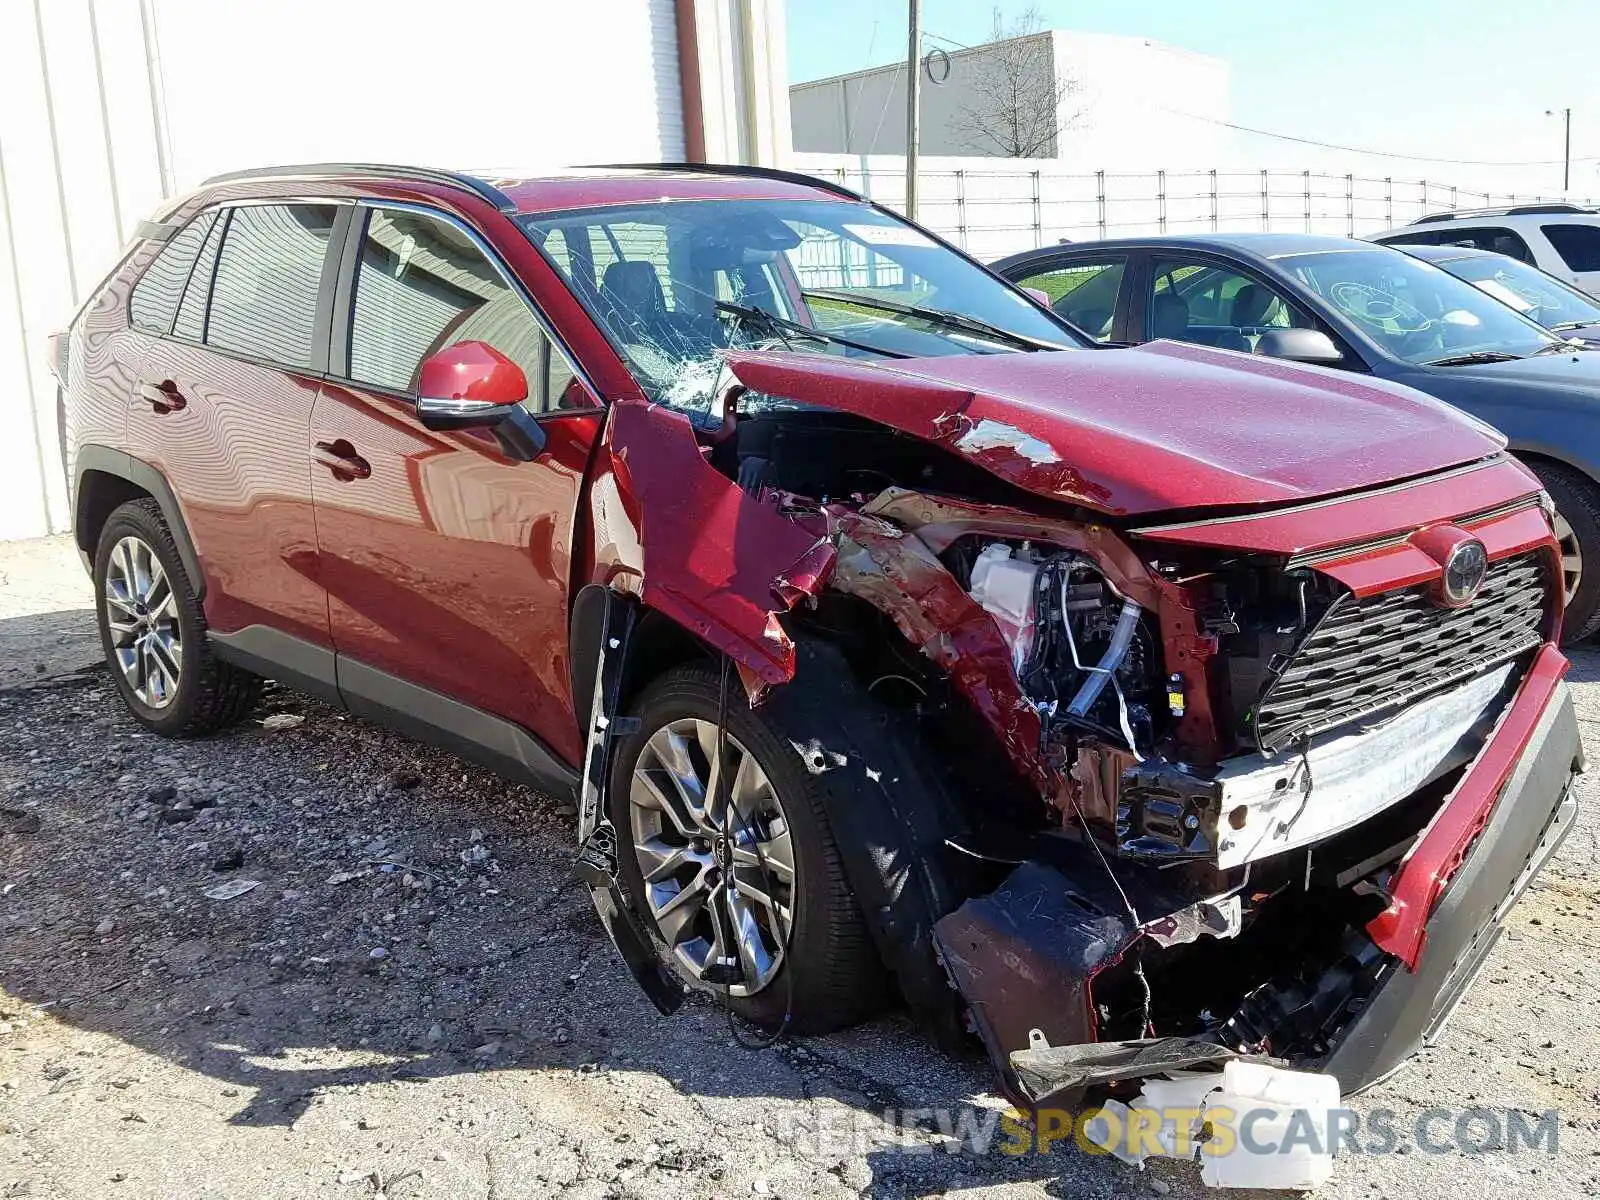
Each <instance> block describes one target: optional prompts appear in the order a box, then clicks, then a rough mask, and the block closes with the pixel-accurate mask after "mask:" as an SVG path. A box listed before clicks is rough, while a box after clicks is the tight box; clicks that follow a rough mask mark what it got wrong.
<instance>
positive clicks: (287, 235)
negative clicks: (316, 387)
mask: <svg viewBox="0 0 1600 1200" xmlns="http://www.w3.org/2000/svg"><path fill="white" fill-rule="evenodd" d="M335 211H336V209H335V206H334V205H332V204H283V205H278V204H263V205H251V206H249V207H244V208H237V209H235V210H234V211H233V215H232V217H231V219H230V220H229V221H228V230H227V234H226V236H225V237H224V238H223V240H222V251H221V253H220V255H219V256H218V258H217V277H216V281H215V282H214V283H213V284H212V289H211V311H210V316H209V318H208V319H207V321H206V332H205V341H206V345H208V346H214V347H215V348H217V349H218V350H228V351H232V352H234V353H236V354H242V355H245V356H246V357H249V358H259V359H266V360H268V361H270V362H274V363H278V364H280V365H282V366H286V367H297V368H302V369H303V368H307V367H310V366H311V359H312V341H313V330H314V328H315V326H316V318H317V293H318V290H319V289H320V287H321V283H322V268H323V262H324V260H325V258H326V257H327V250H328V240H329V237H330V236H331V234H332V230H333V218H334V213H335Z"/></svg>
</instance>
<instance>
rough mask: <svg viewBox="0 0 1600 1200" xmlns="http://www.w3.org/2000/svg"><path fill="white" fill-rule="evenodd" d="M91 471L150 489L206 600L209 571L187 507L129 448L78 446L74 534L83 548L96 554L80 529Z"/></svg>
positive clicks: (163, 478)
mask: <svg viewBox="0 0 1600 1200" xmlns="http://www.w3.org/2000/svg"><path fill="white" fill-rule="evenodd" d="M89 471H98V472H100V473H101V474H104V475H112V476H115V477H116V478H118V479H125V480H127V481H128V482H129V483H131V484H133V485H134V486H135V487H136V488H138V489H139V490H140V491H143V492H148V493H149V494H150V496H151V497H152V498H153V499H154V500H155V502H156V503H157V504H158V505H160V506H161V515H162V517H163V518H165V520H166V522H167V528H168V529H170V530H171V531H172V540H173V541H174V542H175V543H177V546H178V557H179V558H180V559H182V560H183V570H184V574H186V575H187V576H188V577H189V586H190V587H191V588H193V589H194V594H195V597H196V599H199V600H204V599H205V595H206V577H205V573H204V572H203V571H201V570H200V556H199V554H197V553H196V552H195V548H194V539H193V538H192V537H190V536H189V526H188V524H187V523H186V522H185V521H184V519H183V508H182V507H181V506H180V505H179V504H178V497H177V493H175V492H174V491H173V490H172V485H171V484H170V483H168V482H167V477H166V476H165V475H163V474H162V473H161V472H160V470H158V469H157V468H155V467H153V466H151V465H150V464H149V463H147V462H145V461H144V460H143V459H139V458H135V457H134V456H133V455H131V454H129V453H128V452H127V451H126V450H113V449H112V448H111V447H110V446H100V445H92V444H91V445H86V446H79V447H78V453H77V456H76V464H75V468H74V472H73V478H72V527H73V530H74V531H75V532H74V536H75V537H77V538H78V539H79V541H78V546H79V548H80V549H82V550H84V551H86V552H87V553H89V554H91V555H92V554H93V553H94V547H93V546H84V545H83V542H82V540H81V538H82V535H81V533H80V532H78V531H81V530H82V529H83V527H84V516H85V514H84V510H83V505H84V490H83V477H84V475H85V474H86V473H87V472H89Z"/></svg>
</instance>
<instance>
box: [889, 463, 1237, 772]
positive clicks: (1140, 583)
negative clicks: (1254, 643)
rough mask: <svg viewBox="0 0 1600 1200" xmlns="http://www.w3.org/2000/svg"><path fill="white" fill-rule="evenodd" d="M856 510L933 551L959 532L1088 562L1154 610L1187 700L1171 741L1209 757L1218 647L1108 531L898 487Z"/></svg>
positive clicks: (1173, 593) (1182, 593) (1183, 599)
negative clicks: (1055, 550)
mask: <svg viewBox="0 0 1600 1200" xmlns="http://www.w3.org/2000/svg"><path fill="white" fill-rule="evenodd" d="M861 514H862V515H863V516H872V517H879V518H882V519H883V520H884V521H890V522H893V523H894V525H895V526H898V527H900V528H903V529H906V530H908V531H911V532H913V533H915V534H916V537H917V538H918V540H919V541H921V542H922V543H923V544H924V545H925V546H926V547H927V548H928V549H930V550H932V551H933V552H934V553H935V554H939V553H942V552H943V551H945V550H947V549H949V547H950V546H951V545H952V544H953V543H954V542H955V541H956V540H957V539H958V538H961V537H965V536H968V535H970V534H980V533H981V534H985V535H989V536H994V537H1009V538H1021V539H1032V540H1036V541H1040V542H1044V543H1047V544H1049V545H1051V546H1058V547H1060V548H1061V549H1063V550H1072V551H1076V552H1078V553H1080V554H1083V555H1085V556H1086V557H1087V558H1089V559H1091V560H1093V562H1094V563H1095V565H1096V567H1097V568H1098V569H1099V570H1100V571H1101V572H1102V573H1103V574H1104V575H1105V577H1106V579H1107V580H1108V581H1109V582H1110V583H1111V584H1112V585H1113V586H1114V587H1115V588H1116V589H1117V591H1118V592H1119V593H1121V594H1122V595H1123V596H1126V597H1128V598H1131V599H1132V600H1134V601H1136V602H1137V603H1138V604H1139V605H1140V607H1142V608H1143V609H1144V610H1145V611H1146V612H1149V613H1152V614H1154V615H1155V618H1156V621H1157V623H1158V625H1159V628H1160V633H1161V640H1162V649H1163V655H1164V659H1165V661H1166V663H1167V664H1168V665H1167V670H1168V671H1170V672H1172V673H1174V674H1176V675H1178V676H1179V677H1180V678H1181V679H1182V681H1183V695H1184V696H1185V698H1186V700H1187V703H1186V704H1185V705H1184V708H1183V711H1182V712H1181V713H1178V714H1175V715H1176V717H1177V725H1176V729H1175V736H1176V739H1177V741H1178V742H1179V743H1180V744H1181V745H1183V746H1184V747H1185V748H1186V749H1187V750H1189V751H1190V752H1191V754H1192V757H1193V758H1194V760H1195V761H1196V762H1197V763H1210V762H1215V761H1216V759H1217V757H1218V754H1219V749H1220V736H1219V732H1218V728H1217V722H1216V717H1215V715H1214V713H1213V710H1212V705H1211V686H1210V681H1209V678H1208V671H1209V669H1210V664H1211V661H1212V659H1213V658H1214V657H1215V655H1216V653H1217V639H1216V637H1215V636H1213V635H1211V634H1208V633H1206V632H1205V631H1204V629H1203V628H1202V624H1201V620H1200V616H1199V614H1198V612H1197V611H1196V608H1195V602H1194V600H1193V598H1192V597H1191V596H1190V595H1189V593H1188V592H1187V591H1186V590H1185V589H1184V588H1183V587H1182V586H1180V585H1178V584H1175V583H1172V582H1170V581H1168V580H1166V579H1163V578H1161V577H1160V576H1158V575H1155V574H1153V573H1152V572H1151V571H1150V569H1149V567H1147V566H1146V565H1145V564H1144V562H1142V561H1141V560H1140V558H1139V556H1138V555H1137V554H1135V553H1134V552H1133V550H1132V548H1131V547H1130V546H1129V545H1128V544H1127V542H1125V541H1124V540H1123V539H1122V538H1120V537H1119V536H1117V534H1116V533H1115V532H1114V531H1113V530H1111V529H1108V528H1106V527H1104V526H1101V525H1096V524H1083V523H1080V522H1075V521H1066V520H1061V519H1059V518H1050V517H1040V516H1037V515H1035V514H1032V513H1029V512H1026V511H1024V510H1022V509H1016V508H1009V507H1006V506H1004V505H996V504H980V503H974V502H970V501H964V500H956V499H952V498H950V497H947V496H929V495H925V494H923V493H920V492H915V491H910V490H908V489H905V488H887V489H885V490H884V491H883V492H881V493H879V494H878V495H877V496H875V497H873V499H872V500H871V501H869V502H868V503H867V504H866V505H865V506H863V507H862V509H861Z"/></svg>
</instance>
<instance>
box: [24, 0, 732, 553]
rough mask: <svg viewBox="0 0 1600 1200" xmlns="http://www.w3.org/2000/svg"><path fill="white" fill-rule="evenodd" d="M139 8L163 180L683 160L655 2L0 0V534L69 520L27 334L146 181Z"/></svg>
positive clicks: (71, 287) (59, 318)
mask: <svg viewBox="0 0 1600 1200" xmlns="http://www.w3.org/2000/svg"><path fill="white" fill-rule="evenodd" d="M142 10H146V11H148V12H149V13H151V14H152V15H153V16H155V17H157V18H158V20H159V52H160V53H159V65H160V70H159V72H158V77H159V78H160V79H161V81H162V82H163V84H164V93H165V99H166V103H165V112H166V123H167V126H168V129H169V136H170V145H171V153H170V163H171V170H172V174H173V176H174V183H175V186H176V188H177V189H179V190H186V189H188V188H190V187H193V186H195V185H196V184H198V183H199V182H200V181H201V180H203V179H204V178H206V177H207V176H209V175H213V174H216V173H218V172H220V171H225V170H230V169H233V168H237V167H247V166H258V165H262V164H266V163H275V162H276V163H283V162H317V161H328V160H340V159H345V160H356V161H373V162H411V163H423V164H427V165H432V166H445V167H459V168H465V169H482V170H505V171H508V172H509V171H516V170H540V169H548V168H552V167H558V166H563V165H568V164H572V163H584V162H608V161H609V162H619V161H620V162H626V161H648V160H656V161H660V160H679V159H682V157H683V153H684V136H683V106H682V95H681V89H680V83H679V72H678V49H677V29H676V22H675V19H674V6H673V3H672V0H581V2H580V3H571V2H570V0H384V3H382V4H372V3H368V2H366V0H274V3H272V4H270V5H268V4H256V3H247V2H246V0H3V2H0V170H3V177H0V539H4V538H18V537H33V536H38V535H40V534H44V533H46V532H50V531H56V530H62V529H65V528H66V527H67V525H68V521H69V516H68V513H67V511H66V490H65V487H64V483H63V481H62V479H61V468H60V451H59V448H58V444H57V436H56V415H55V383H54V380H53V379H52V378H51V376H50V374H49V371H48V369H47V367H46V366H45V337H46V336H47V335H48V334H49V333H50V332H52V331H53V330H57V329H60V328H62V327H63V326H64V325H65V324H66V323H67V321H68V320H69V318H70V317H71V315H72V312H73V310H74V308H75V304H76V301H77V300H80V299H82V298H83V296H84V295H85V294H86V293H87V291H88V290H89V289H91V288H93V287H94V286H95V285H96V284H97V282H98V281H99V280H100V279H101V277H102V276H103V275H104V273H105V272H106V270H107V269H108V268H109V267H110V266H111V265H112V263H113V261H114V260H115V259H116V257H117V251H118V247H119V246H120V245H121V244H122V242H123V239H124V236H125V234H126V233H127V232H128V231H131V230H132V228H133V227H134V225H135V224H136V223H137V222H138V220H139V219H140V218H142V217H143V216H145V215H146V214H148V212H149V211H150V210H151V209H152V208H153V207H155V205H156V204H157V203H158V202H159V201H160V198H161V196H162V195H163V187H162V179H161V171H160V156H161V153H162V152H163V151H162V150H161V149H160V148H158V142H157V137H156V121H155V119H154V116H153V105H152V88H151V73H150V72H149V71H148V70H147V66H146V41H145V32H144V30H145V26H144V23H143V22H142V20H141V11H142ZM97 60H98V63H99V76H100V77H101V78H102V79H103V81H104V87H103V90H102V89H101V88H100V87H99V86H97V83H96V75H97V73H96V62H97ZM701 69H702V71H704V70H705V69H706V66H705V64H704V63H702V68H701ZM102 97H103V103H102Z"/></svg>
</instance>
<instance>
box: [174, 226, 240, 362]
mask: <svg viewBox="0 0 1600 1200" xmlns="http://www.w3.org/2000/svg"><path fill="white" fill-rule="evenodd" d="M227 227H228V219H227V217H226V216H225V215H224V216H219V217H218V218H217V219H216V221H214V222H213V223H212V225H211V232H210V233H208V234H206V244H205V245H204V246H202V247H201V248H200V255H199V257H198V258H196V259H195V260H194V270H192V271H190V272H189V283H188V285H187V286H186V287H185V288H184V289H183V302H182V303H181V304H179V305H178V319H177V320H176V321H174V322H173V323H172V336H173V337H178V338H183V339H184V340H185V341H189V342H199V341H203V340H204V339H205V332H206V301H207V300H208V299H209V298H210V296H211V277H212V275H213V274H215V272H216V269H217V248H218V247H219V246H221V245H222V237H223V231H224V230H225V229H227Z"/></svg>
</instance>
